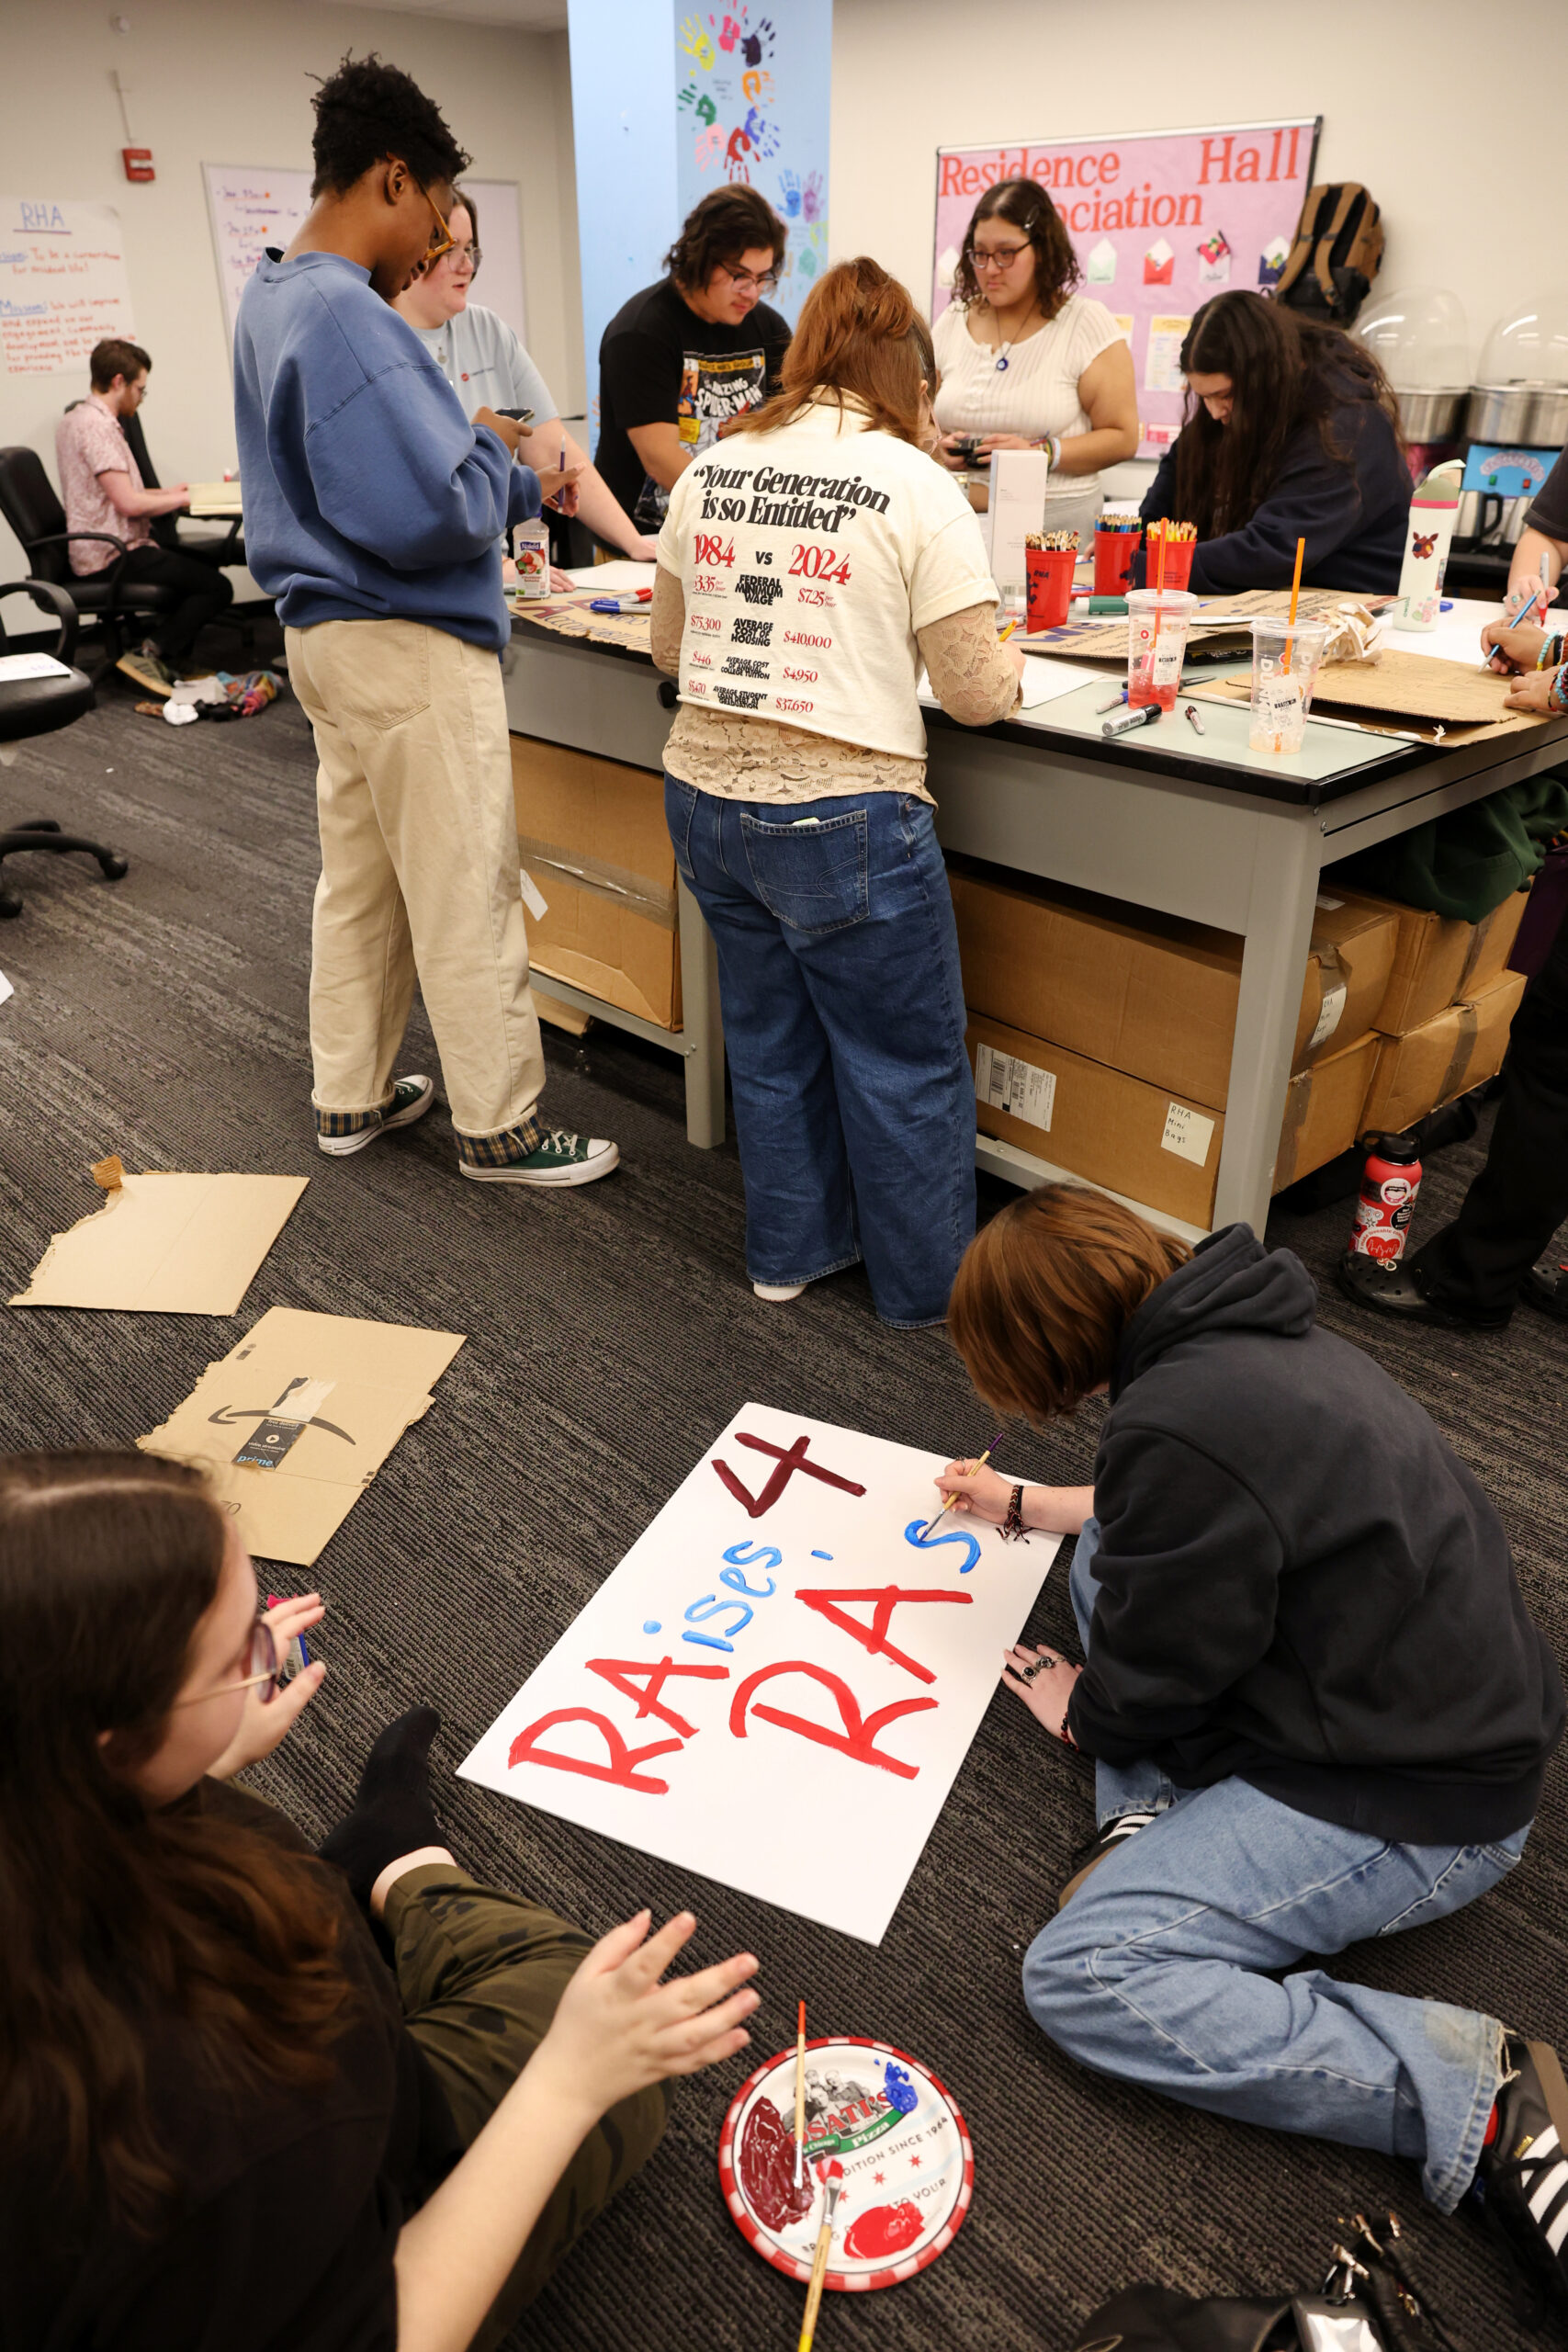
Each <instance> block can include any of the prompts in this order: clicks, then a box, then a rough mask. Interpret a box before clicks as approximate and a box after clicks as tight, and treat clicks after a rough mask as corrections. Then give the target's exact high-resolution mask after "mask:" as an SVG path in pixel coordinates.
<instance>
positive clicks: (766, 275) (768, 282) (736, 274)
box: [719, 261, 779, 294]
mask: <svg viewBox="0 0 1568 2352" xmlns="http://www.w3.org/2000/svg"><path fill="white" fill-rule="evenodd" d="M719 267H720V269H722V270H723V272H724V274H725V276H726V277H728V279H729V281H730V284H731V285H732V286H744V287H747V288H750V289H751V290H752V291H753V292H755V293H758V294H776V293H777V292H778V290H779V274H778V271H777V270H776V269H770V270H765V271H764V272H763V274H762V276H761V277H757V276H756V275H755V274H754V273H753V272H752V271H751V270H749V269H731V268H730V266H729V264H728V262H727V261H721V262H720V263H719Z"/></svg>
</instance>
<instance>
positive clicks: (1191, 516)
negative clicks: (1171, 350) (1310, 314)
mask: <svg viewBox="0 0 1568 2352" xmlns="http://www.w3.org/2000/svg"><path fill="white" fill-rule="evenodd" d="M1194 370H1196V372H1197V373H1198V374H1199V375H1201V376H1228V377H1229V378H1230V379H1231V386H1232V405H1231V416H1230V422H1229V424H1216V423H1215V422H1214V419H1213V417H1212V416H1211V415H1210V414H1209V412H1208V410H1207V409H1206V408H1205V407H1204V406H1203V404H1202V402H1201V401H1199V400H1197V399H1196V398H1194V396H1193V394H1192V393H1191V391H1189V392H1188V395H1187V414H1186V420H1185V422H1184V423H1183V424H1182V427H1181V431H1180V433H1179V435H1177V441H1176V453H1175V455H1176V484H1175V508H1174V511H1175V512H1176V513H1177V514H1178V515H1184V516H1185V517H1186V518H1187V520H1188V521H1189V522H1191V523H1195V524H1196V525H1197V526H1198V537H1200V538H1201V539H1213V538H1218V537H1220V535H1221V534H1222V533H1223V532H1225V531H1239V530H1241V529H1243V528H1244V526H1246V525H1247V523H1249V522H1250V521H1251V520H1252V517H1253V515H1256V513H1257V512H1258V508H1259V506H1261V505H1262V503H1263V501H1264V500H1265V499H1266V498H1267V497H1268V496H1269V492H1271V491H1272V489H1273V487H1274V485H1275V483H1276V482H1277V481H1278V480H1279V477H1280V464H1281V462H1282V460H1283V458H1284V454H1285V447H1286V444H1287V443H1288V442H1289V441H1290V439H1291V437H1292V435H1293V434H1295V433H1298V432H1300V430H1301V428H1302V426H1303V424H1313V425H1315V426H1316V428H1317V435H1318V439H1319V441H1320V442H1321V443H1322V446H1323V451H1324V455H1325V457H1326V458H1328V459H1329V461H1330V463H1331V464H1334V465H1339V466H1343V467H1344V468H1345V469H1346V470H1347V472H1348V471H1349V470H1350V469H1351V468H1352V466H1353V465H1354V462H1355V452H1354V450H1353V449H1348V448H1345V447H1341V445H1340V443H1339V442H1338V441H1337V439H1336V437H1335V430H1334V417H1335V411H1336V410H1337V409H1342V408H1343V407H1344V406H1345V404H1346V403H1347V402H1348V401H1350V402H1364V403H1365V408H1366V413H1367V415H1368V417H1369V418H1370V416H1371V414H1372V413H1382V415H1383V416H1386V417H1387V419H1388V421H1389V423H1390V424H1391V425H1392V426H1393V434H1394V437H1395V440H1396V441H1398V442H1399V446H1400V447H1401V448H1403V447H1404V441H1403V439H1402V438H1401V435H1400V430H1399V403H1398V401H1396V400H1395V398H1394V395H1393V390H1392V389H1391V387H1390V385H1389V380H1388V378H1387V377H1386V376H1385V375H1384V374H1383V371H1382V368H1380V367H1379V365H1378V363H1377V361H1376V359H1375V358H1374V357H1373V356H1372V354H1371V352H1370V351H1363V350H1362V348H1361V346H1360V345H1359V344H1357V343H1352V342H1351V340H1350V338H1349V336H1348V334H1341V333H1340V331H1339V329H1338V328H1337V327H1330V326H1323V325H1320V324H1319V322H1317V321H1316V320H1315V319H1308V318H1303V316H1302V314H1301V312H1300V311H1292V310H1291V309H1290V308H1289V307H1288V306H1287V305H1286V304H1284V303H1280V302H1271V301H1266V300H1264V298H1263V296H1262V295H1261V294H1254V293H1252V292H1251V291H1250V289H1248V288H1246V287H1240V286H1237V287H1233V288H1231V289H1230V291H1229V292H1228V293H1224V294H1216V295H1215V296H1214V297H1213V300H1212V301H1208V302H1205V303H1204V305H1203V307H1202V309H1201V311H1198V312H1197V314H1196V316H1195V317H1194V318H1193V321H1192V323H1191V325H1190V327H1189V328H1188V330H1187V334H1186V338H1185V340H1184V341H1183V343H1182V345H1181V371H1182V373H1183V375H1188V376H1190V375H1191V374H1192V373H1193V371H1194Z"/></svg>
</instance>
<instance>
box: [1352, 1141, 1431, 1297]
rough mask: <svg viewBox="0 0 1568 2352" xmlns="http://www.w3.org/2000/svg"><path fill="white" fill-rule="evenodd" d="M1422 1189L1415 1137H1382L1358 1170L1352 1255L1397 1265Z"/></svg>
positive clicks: (1382, 1263)
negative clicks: (1359, 1184) (1359, 1183)
mask: <svg viewBox="0 0 1568 2352" xmlns="http://www.w3.org/2000/svg"><path fill="white" fill-rule="evenodd" d="M1420 1189H1421V1159H1420V1155H1419V1153H1418V1151H1417V1149H1416V1138H1415V1136H1380V1137H1379V1138H1378V1141H1377V1143H1376V1144H1375V1145H1374V1146H1373V1148H1372V1149H1371V1151H1370V1152H1369V1153H1368V1154H1367V1164H1366V1166H1365V1168H1364V1169H1363V1170H1361V1197H1360V1199H1359V1201H1358V1202H1357V1203H1356V1223H1355V1227H1354V1228H1353V1230H1352V1232H1351V1235H1350V1250H1351V1254H1352V1255H1353V1256H1354V1255H1356V1254H1357V1253H1359V1255H1360V1256H1361V1257H1363V1258H1375V1259H1377V1261H1378V1262H1379V1263H1380V1265H1384V1266H1397V1265H1398V1263H1399V1261H1400V1260H1401V1258H1403V1256H1404V1238H1405V1235H1406V1234H1407V1233H1408V1232H1409V1230H1410V1220H1411V1218H1412V1217H1413V1216H1415V1214H1416V1193H1418V1192H1419V1191H1420Z"/></svg>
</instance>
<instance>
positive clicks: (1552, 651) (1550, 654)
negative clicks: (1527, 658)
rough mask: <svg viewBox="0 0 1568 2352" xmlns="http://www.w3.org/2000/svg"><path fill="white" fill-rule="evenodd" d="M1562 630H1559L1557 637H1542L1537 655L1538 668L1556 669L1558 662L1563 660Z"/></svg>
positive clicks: (1536, 664)
mask: <svg viewBox="0 0 1568 2352" xmlns="http://www.w3.org/2000/svg"><path fill="white" fill-rule="evenodd" d="M1561 661H1562V632H1561V631H1559V633H1558V634H1557V636H1555V637H1547V638H1543V639H1541V645H1540V652H1539V653H1538V654H1537V655H1536V657H1535V666H1536V668H1537V669H1538V670H1555V669H1556V667H1557V664H1558V663H1559V662H1561Z"/></svg>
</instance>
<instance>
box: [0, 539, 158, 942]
mask: <svg viewBox="0 0 1568 2352" xmlns="http://www.w3.org/2000/svg"><path fill="white" fill-rule="evenodd" d="M23 595H26V596H30V597H31V598H32V600H33V602H34V604H35V605H43V606H44V608H45V609H46V610H47V611H52V612H53V614H54V616H55V617H56V619H57V620H58V621H59V623H60V635H59V637H58V639H56V640H55V645H54V650H53V659H54V660H55V661H56V662H63V663H64V664H65V668H66V673H67V674H66V675H65V676H64V677H60V676H59V675H55V676H52V677H44V678H4V677H0V743H16V742H20V741H22V740H23V739H24V738H25V737H27V736H28V735H48V734H52V733H53V732H54V730H55V729H56V728H60V727H69V726H71V725H72V723H73V720H75V719H78V718H82V717H83V715H84V714H85V712H87V711H89V710H91V709H92V707H93V682H92V680H91V678H89V677H88V675H87V673H86V672H85V670H78V669H76V668H75V667H74V665H73V659H72V657H73V654H74V653H75V650H76V607H75V605H73V603H72V601H71V599H70V597H69V596H68V595H67V594H66V593H65V591H64V589H63V588H60V587H57V586H56V585H55V584H54V582H52V581H50V580H13V581H9V582H7V583H6V585H5V586H4V587H0V600H4V599H5V598H6V597H7V596H23ZM5 650H6V624H5V622H4V621H3V620H0V654H3V653H4V652H5ZM18 850H52V851H54V852H56V853H61V852H63V851H67V850H85V852H86V854H87V855H88V856H89V857H96V859H97V861H98V864H99V865H100V867H101V868H102V869H103V872H104V874H105V876H106V877H107V879H108V880H109V881H110V882H118V880H119V879H120V877H121V876H122V875H124V874H125V873H126V872H127V870H128V865H129V861H128V860H127V859H125V858H123V857H122V856H121V855H120V854H119V852H118V850H112V849H105V848H104V847H103V846H102V844H101V843H100V842H90V841H87V840H85V839H84V838H83V836H82V835H81V834H79V833H66V832H62V831H61V829H60V823H59V820H58V819H57V818H54V817H31V818H29V819H28V821H27V823H26V824H22V825H14V826H12V827H11V828H10V830H9V831H0V918H5V917H6V916H10V915H19V914H20V913H21V911H22V900H21V894H20V892H19V891H17V890H14V889H13V888H11V887H10V885H9V882H8V881H7V879H6V870H5V864H6V858H8V857H13V856H15V855H16V854H17V851H18Z"/></svg>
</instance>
